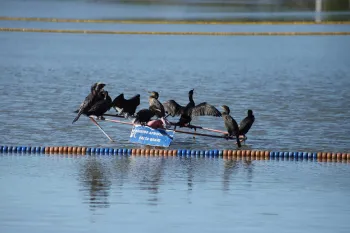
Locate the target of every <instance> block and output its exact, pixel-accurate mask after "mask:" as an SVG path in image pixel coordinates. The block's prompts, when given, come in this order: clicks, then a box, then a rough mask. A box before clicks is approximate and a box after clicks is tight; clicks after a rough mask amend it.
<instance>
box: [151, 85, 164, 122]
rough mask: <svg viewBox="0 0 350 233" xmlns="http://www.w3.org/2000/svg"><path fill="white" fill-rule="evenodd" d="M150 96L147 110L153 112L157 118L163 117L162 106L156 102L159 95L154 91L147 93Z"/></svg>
mask: <svg viewBox="0 0 350 233" xmlns="http://www.w3.org/2000/svg"><path fill="white" fill-rule="evenodd" d="M149 93H150V94H151V95H150V96H149V98H148V103H149V110H151V111H152V112H154V114H155V115H156V116H157V117H158V118H161V117H165V110H164V106H163V104H161V103H160V102H159V100H158V98H159V94H158V92H156V91H152V92H149Z"/></svg>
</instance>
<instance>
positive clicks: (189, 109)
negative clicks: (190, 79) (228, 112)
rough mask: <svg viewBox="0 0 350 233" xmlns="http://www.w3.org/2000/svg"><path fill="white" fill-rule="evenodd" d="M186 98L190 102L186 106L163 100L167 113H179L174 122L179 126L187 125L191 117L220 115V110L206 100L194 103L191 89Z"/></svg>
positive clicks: (174, 114) (172, 114)
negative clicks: (178, 117) (177, 119)
mask: <svg viewBox="0 0 350 233" xmlns="http://www.w3.org/2000/svg"><path fill="white" fill-rule="evenodd" d="M188 98H189V101H190V102H189V103H188V104H187V105H186V107H183V106H181V105H179V104H178V103H176V101H175V100H169V101H167V102H165V106H166V109H167V112H168V114H170V115H171V116H177V115H180V120H179V121H178V122H177V123H176V125H178V126H180V127H183V126H186V125H189V124H190V123H191V121H192V118H193V117H195V116H215V117H221V113H220V111H219V110H217V109H216V108H215V107H214V106H213V105H210V104H208V103H207V102H203V103H200V104H198V105H195V103H194V101H193V89H192V90H190V91H189V92H188ZM190 127H191V126H190Z"/></svg>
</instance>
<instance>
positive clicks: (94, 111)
mask: <svg viewBox="0 0 350 233" xmlns="http://www.w3.org/2000/svg"><path fill="white" fill-rule="evenodd" d="M100 94H101V95H102V96H103V97H104V98H103V99H102V100H99V101H97V102H96V103H95V104H93V105H92V106H91V108H90V109H89V110H88V112H87V113H86V115H87V116H91V115H94V116H97V117H98V118H101V119H103V116H102V115H103V114H105V113H106V112H107V111H108V110H109V109H110V108H111V107H112V99H111V97H110V96H109V95H108V91H105V90H103V91H101V92H100Z"/></svg>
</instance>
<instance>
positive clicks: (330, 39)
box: [0, 1, 350, 233]
mask: <svg viewBox="0 0 350 233" xmlns="http://www.w3.org/2000/svg"><path fill="white" fill-rule="evenodd" d="M33 2H34V3H35V4H37V5H35V4H34V3H33ZM30 3H33V4H34V5H35V7H33V6H34V5H30ZM28 4H29V5H28ZM97 5H98V4H97V3H89V4H88V3H84V4H83V3H82V2H80V3H79V4H78V3H77V2H75V1H62V2H58V1H0V15H3V16H5V15H6V16H31V17H34V16H38V17H72V18H74V17H77V18H113V17H114V16H115V15H114V14H115V12H116V11H113V9H114V10H115V9H116V8H113V7H112V6H111V5H109V4H102V5H99V7H96V6H97ZM30 6H32V8H31V10H30V11H28V10H27V9H29V8H28V7H30ZM67 6H69V7H67ZM50 8H51V9H56V10H55V11H53V10H51V11H49V9H50ZM62 9H65V10H62ZM79 9H80V10H79ZM81 9H85V10H81ZM103 9H105V10H103ZM132 9H133V10H131V11H130V12H129V14H128V13H127V12H124V11H125V10H126V8H125V9H124V11H123V12H124V14H125V15H131V16H132V15H134V16H135V15H140V14H141V13H140V14H139V13H137V12H136V13H135V11H134V10H135V9H136V8H132ZM173 9H174V8H173ZM119 10H120V9H119ZM140 12H141V11H140ZM144 12H147V11H144ZM158 12H159V14H161V11H158ZM175 12H177V11H176V10H175ZM119 13H120V12H119ZM177 13H178V14H179V12H177ZM164 14H166V13H164ZM125 15H124V16H125ZM168 15H171V14H170V13H169V14H168ZM140 17H141V15H140ZM142 17H148V16H147V13H145V15H142ZM0 27H34V28H60V29H62V28H68V29H99V30H100V29H101V30H130V31H135V30H143V31H349V30H350V29H349V26H347V25H339V26H332V25H329V26H299V27H297V26H262V27H257V26H203V25H202V26H194V25H113V24H111V25H108V24H103V25H101V24H100V25H96V24H47V23H26V22H14V21H12V22H6V21H0ZM349 38H350V37H348V36H324V37H323V36H319V37H316V36H303V37H293V36H284V37H277V36H271V37H262V36H259V37H253V36H251V37H249V36H247V37H210V36H146V35H145V36H143V35H137V36H136V35H78V34H49V33H45V34H41V33H6V32H0V81H1V85H0V97H1V104H0V118H1V119H2V120H1V124H0V130H1V132H2V133H1V134H0V144H1V145H33V146H41V145H44V146H51V145H61V146H62V145H64V146H65V145H72V146H73V145H81V146H109V147H115V148H119V147H128V148H131V147H133V148H135V147H138V146H137V145H133V144H130V143H129V142H128V137H129V133H130V127H129V126H124V125H121V126H120V125H111V124H108V123H104V122H103V123H101V124H102V126H103V127H104V128H105V129H106V131H107V132H108V133H109V134H110V135H111V136H112V137H113V139H115V140H116V142H115V143H109V142H108V141H107V140H106V138H105V137H104V135H103V134H102V133H101V132H99V131H98V129H97V128H96V127H95V126H94V125H93V124H91V122H89V121H88V119H87V118H85V117H81V118H80V120H79V121H78V122H76V123H75V124H73V125H72V124H71V122H72V120H73V119H74V117H75V114H74V113H73V111H74V110H75V109H76V108H77V107H78V106H79V104H80V103H81V101H82V100H83V99H84V98H85V96H86V95H87V94H88V92H89V88H90V86H91V84H92V83H94V82H96V81H102V82H105V83H106V84H107V86H106V89H107V90H108V91H109V93H110V94H111V95H112V97H115V96H116V95H118V94H119V93H121V92H124V94H125V95H126V97H131V96H133V95H135V94H136V93H139V94H141V98H142V100H141V106H140V108H144V107H147V104H148V103H147V94H148V93H147V91H149V90H157V91H158V92H159V93H160V99H161V101H162V102H163V101H166V100H168V99H175V100H176V101H177V102H179V103H180V104H183V105H185V104H186V103H187V102H188V99H187V97H186V96H187V92H188V91H189V90H190V89H192V88H194V89H195V94H194V99H195V102H196V103H200V102H204V101H207V102H209V103H211V104H213V105H215V106H217V107H219V106H220V105H222V104H226V105H228V106H230V107H231V111H232V115H233V117H234V118H235V119H236V120H237V121H240V120H241V119H243V117H245V114H246V111H247V109H249V108H250V109H253V110H254V113H255V116H256V122H255V123H254V126H253V127H252V129H251V131H250V132H249V133H248V135H247V136H248V141H247V143H246V145H244V146H243V148H244V149H263V150H285V151H332V152H338V151H340V152H347V151H349V140H350V136H349V135H350V124H349V120H348V119H349V113H350V94H349V91H348V87H349V86H350V75H349V74H350V66H349V65H350V64H349V61H350V53H349V52H348V51H350V39H349ZM111 112H112V111H111ZM174 120H176V119H174ZM193 123H195V124H198V125H203V126H207V127H211V128H216V129H224V125H223V122H222V120H221V119H220V118H219V119H217V118H212V117H202V118H198V119H195V120H194V122H193ZM171 148H195V149H209V148H210V149H212V148H219V149H224V148H231V149H232V148H233V149H234V148H235V146H234V145H233V144H232V142H231V141H225V140H224V141H221V140H212V139H207V138H196V139H193V138H192V137H191V136H186V135H180V134H176V138H175V141H174V143H173V144H172V145H171ZM349 173H350V169H349V165H348V163H327V164H326V163H319V162H315V161H253V162H249V161H225V160H223V159H203V158H202V159H186V158H167V159H165V158H145V157H128V158H126V157H117V158H116V157H85V158H68V157H63V156H54V157H50V156H15V155H13V156H12V155H2V156H0V186H1V187H2V189H1V191H0V232H1V233H3V232H4V233H8V232H11V233H12V232H24V231H25V232H29V233H30V232H36V233H37V232H48V231H49V232H115V231H116V229H118V230H120V231H123V232H164V231H166V232H232V231H234V230H236V231H239V232H317V233H319V232H332V233H333V232H349V229H350V224H349V222H348V221H347V218H348V216H349V214H350V207H349V206H350V203H349V201H350V198H349V195H348V193H349V191H350V181H349V179H348V177H349Z"/></svg>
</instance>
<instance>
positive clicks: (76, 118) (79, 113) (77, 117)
mask: <svg viewBox="0 0 350 233" xmlns="http://www.w3.org/2000/svg"><path fill="white" fill-rule="evenodd" d="M82 113H83V112H82V111H80V112H78V115H77V116H76V117H75V118H74V120H73V122H72V124H73V123H74V122H76V121H77V120H78V119H79V117H80V115H81V114H82Z"/></svg>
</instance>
